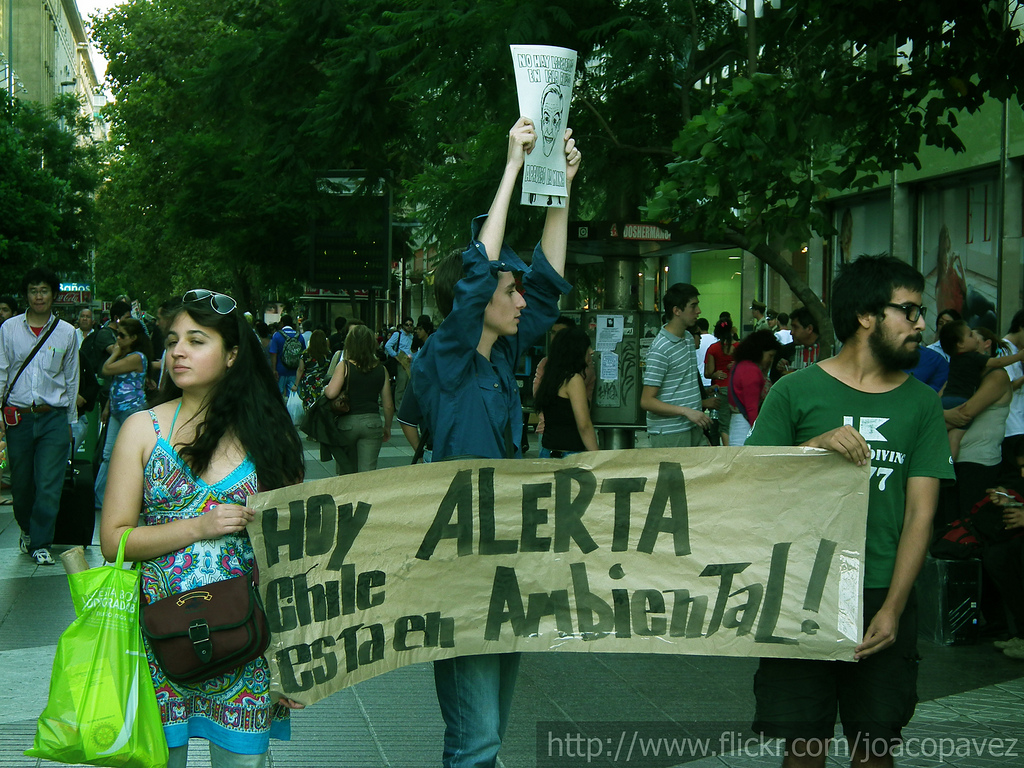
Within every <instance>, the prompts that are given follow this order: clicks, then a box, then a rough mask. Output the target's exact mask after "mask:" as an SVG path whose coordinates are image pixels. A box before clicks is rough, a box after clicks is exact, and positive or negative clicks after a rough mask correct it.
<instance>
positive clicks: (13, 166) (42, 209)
mask: <svg viewBox="0 0 1024 768" xmlns="http://www.w3.org/2000/svg"><path fill="white" fill-rule="evenodd" d="M90 129H91V126H90V123H89V121H88V120H87V119H85V118H83V117H82V116H81V115H80V111H79V105H78V102H77V101H76V99H75V97H73V96H70V95H68V96H60V97H58V98H56V99H55V100H54V102H53V104H52V106H51V107H50V108H44V107H42V106H40V105H38V104H34V103H31V102H21V101H18V100H16V99H9V98H8V96H7V92H6V91H4V90H2V89H0V210H2V211H3V216H2V217H0V263H3V265H4V268H5V269H6V270H7V272H8V274H9V275H10V276H11V277H12V279H13V277H14V276H16V275H18V274H20V273H22V272H24V271H25V270H26V269H28V268H29V267H31V266H32V265H34V264H43V265H46V266H50V267H53V268H54V269H57V270H59V271H61V272H62V273H64V274H68V275H70V276H73V277H80V276H81V274H80V272H79V270H81V269H82V268H83V267H84V266H85V254H86V253H87V252H88V250H89V249H90V248H91V247H92V244H93V242H94V239H95V211H94V209H95V206H94V203H93V193H94V192H95V190H96V187H97V185H98V184H99V179H100V175H99V174H100V168H101V160H102V153H101V149H100V147H99V146H97V145H95V144H94V143H93V142H92V141H91V137H90Z"/></svg>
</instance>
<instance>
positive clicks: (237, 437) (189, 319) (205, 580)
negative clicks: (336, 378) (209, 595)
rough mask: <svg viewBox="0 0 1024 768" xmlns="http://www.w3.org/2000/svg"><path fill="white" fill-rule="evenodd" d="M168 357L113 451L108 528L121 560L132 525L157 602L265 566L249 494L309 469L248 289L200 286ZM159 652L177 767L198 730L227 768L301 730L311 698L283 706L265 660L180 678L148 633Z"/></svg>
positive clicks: (131, 546) (174, 330)
mask: <svg viewBox="0 0 1024 768" xmlns="http://www.w3.org/2000/svg"><path fill="white" fill-rule="evenodd" d="M167 364H168V366H169V369H168V373H169V375H168V377H167V379H166V380H165V382H164V388H163V390H162V391H161V393H160V396H159V398H158V401H159V403H158V404H157V405H156V406H154V407H153V408H152V409H151V410H149V411H147V412H141V413H136V414H134V415H133V416H131V417H129V418H128V419H127V420H126V421H125V422H124V425H123V427H122V430H121V436H120V439H119V440H118V441H117V445H116V446H115V448H114V455H113V458H112V460H111V472H112V473H113V476H114V477H117V478H118V482H117V483H116V484H115V485H112V486H111V488H110V489H109V492H108V493H107V496H106V499H105V502H104V505H103V518H102V522H101V525H100V540H101V544H102V549H103V554H104V556H105V557H106V558H107V559H108V560H111V561H112V560H114V558H115V556H116V554H117V549H118V544H119V542H120V540H121V536H122V534H123V533H124V532H125V531H127V530H131V534H130V536H129V537H128V541H127V544H126V547H125V559H126V560H133V561H140V562H141V563H142V590H143V595H144V598H145V600H146V602H148V603H153V602H156V601H159V600H164V599H166V598H169V597H171V596H172V595H175V594H177V593H180V592H185V591H188V590H189V589H193V588H195V587H197V586H204V585H206V584H212V583H216V582H219V581H224V580H226V579H230V578H233V577H235V576H240V575H244V574H247V573H249V572H251V571H252V569H253V567H254V556H253V551H252V545H251V543H250V542H249V537H248V535H247V534H246V531H245V526H246V524H247V523H249V522H250V521H252V520H253V518H254V515H255V512H254V511H253V510H252V509H250V508H249V507H246V506H245V501H246V498H247V497H248V496H249V495H251V494H254V493H256V492H257V491H258V490H271V489H273V488H279V487H281V486H284V485H290V484H293V483H298V482H301V481H302V477H303V460H302V444H301V442H300V441H299V436H298V434H297V433H296V431H295V428H294V427H293V426H292V423H291V419H290V418H289V416H288V412H287V410H285V406H284V402H283V401H282V399H281V396H280V394H279V393H278V388H277V383H276V381H275V380H274V375H273V372H272V371H271V370H270V366H269V365H268V363H267V361H266V357H265V356H264V354H263V350H262V348H261V345H260V342H259V339H258V338H257V337H256V335H255V334H254V333H253V332H252V331H251V330H250V329H249V326H248V324H247V323H246V321H245V319H244V317H243V316H242V313H241V312H239V311H238V310H237V309H236V307H235V301H234V299H232V298H231V297H230V296H226V295H224V294H220V293H214V292H212V291H207V290H194V291H189V292H188V293H186V294H185V296H184V298H183V304H182V306H181V308H180V309H178V310H177V311H176V312H175V313H174V315H173V316H172V319H171V324H170V330H169V331H168V334H167ZM140 509H141V510H142V518H143V524H141V525H140V523H139V510H140ZM136 526H138V527H136ZM146 650H147V656H148V658H149V668H150V672H151V673H152V675H153V686H154V688H155V689H156V695H157V700H158V701H159V703H160V712H161V716H162V718H163V723H164V733H165V735H166V737H167V744H168V747H169V748H170V761H169V762H168V766H169V768H184V766H185V764H186V762H187V751H188V740H189V737H192V736H199V737H202V738H205V739H207V740H208V741H209V742H210V761H211V764H212V765H213V766H214V768H219V767H220V766H237V765H245V766H247V767H248V766H251V767H252V768H260V767H262V766H264V765H266V753H267V750H268V748H269V741H270V738H271V737H272V736H273V737H275V738H288V737H289V724H288V719H287V714H288V708H289V707H292V708H296V707H298V706H299V705H297V704H294V703H293V702H291V701H289V700H287V699H281V701H280V703H276V704H272V703H271V699H270V690H269V671H268V669H267V664H266V661H265V660H264V659H263V657H259V658H257V659H255V660H254V661H251V662H249V663H248V664H246V665H245V666H242V667H239V668H238V669H235V670H231V671H230V672H228V673H225V674H223V675H218V676H216V677H213V678H210V679H208V680H204V681H201V682H199V683H194V684H191V683H190V684H186V683H177V682H172V681H170V680H168V679H167V677H166V675H165V674H164V673H163V670H161V669H160V667H159V665H158V663H157V662H156V659H155V657H154V655H153V653H152V651H151V650H150V648H149V646H148V643H147V647H146ZM239 756H246V757H244V758H240V757H239Z"/></svg>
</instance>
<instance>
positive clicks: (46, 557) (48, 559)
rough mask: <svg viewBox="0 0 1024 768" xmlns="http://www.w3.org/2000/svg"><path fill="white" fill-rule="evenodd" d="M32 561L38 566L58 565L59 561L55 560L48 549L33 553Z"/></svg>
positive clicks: (44, 548)
mask: <svg viewBox="0 0 1024 768" xmlns="http://www.w3.org/2000/svg"><path fill="white" fill-rule="evenodd" d="M32 559H33V560H35V561H36V565H56V564H57V561H55V560H54V559H53V555H51V554H50V550H48V549H47V548H46V547H42V548H40V549H37V550H35V551H34V552H33V553H32Z"/></svg>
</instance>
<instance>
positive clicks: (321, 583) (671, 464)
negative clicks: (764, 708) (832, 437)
mask: <svg viewBox="0 0 1024 768" xmlns="http://www.w3.org/2000/svg"><path fill="white" fill-rule="evenodd" d="M868 475H869V469H868V468H867V467H857V466H855V465H853V464H850V463H849V462H847V461H845V460H843V459H842V458H840V457H839V456H837V455H836V454H833V453H828V452H825V451H819V450H814V449H809V448H753V447H749V448H748V447H744V448H687V449H658V450H655V449H643V450H626V451H601V452H598V453H588V454H580V455H577V456H573V457H570V458H567V459H563V460H560V461H558V460H521V461H505V460H493V461H486V460H469V461H451V462H442V463H437V464H427V465H417V466H410V467H399V468H392V469H383V470H378V471H376V472H365V473H362V474H355V475H346V476H344V477H337V478H330V479H327V480H319V481H316V482H310V483H304V484H302V485H296V486H292V487H289V488H282V489H279V490H276V491H273V492H270V493H261V494H259V495H257V496H254V497H252V499H250V504H251V506H253V507H254V508H255V509H256V510H257V511H258V512H259V513H260V514H258V515H257V516H256V519H255V520H254V521H253V522H252V523H251V524H250V525H249V528H248V530H249V535H250V537H251V538H252V543H253V547H254V549H255V551H256V558H257V561H258V562H259V568H260V592H261V594H262V597H263V601H264V605H265V607H266V611H267V616H268V618H269V619H270V624H271V630H272V632H273V641H272V643H271V646H270V648H269V649H268V650H267V654H266V655H267V659H268V661H269V662H270V668H271V674H272V690H274V691H277V692H280V693H281V694H283V695H285V696H288V697H290V698H293V699H295V700H297V701H300V702H303V703H306V704H310V703H313V702H315V701H318V700H319V699H322V698H324V697H325V696H328V695H330V694H331V693H333V692H335V691H338V690H340V689H342V688H345V687H346V686H349V685H352V684H353V683H357V682H359V681H361V680H366V679H368V678H370V677H373V676H375V675H379V674H382V673H384V672H388V671H390V670H392V669H397V668H398V667H401V666H405V665H406V664H414V663H417V662H423V661H430V660H433V659H441V658H447V657H451V656H458V655H469V654H478V653H503V652H508V651H560V652H561V651H575V652H614V653H683V654H700V655H713V656H755V657H756V656H783V657H792V658H815V659H835V660H845V661H852V659H853V648H854V646H855V645H856V644H857V642H858V640H859V636H860V628H861V606H860V596H861V588H862V582H863V576H862V573H863V561H864V531H865V524H866V520H867V498H868Z"/></svg>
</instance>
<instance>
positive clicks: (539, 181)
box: [509, 45, 576, 208]
mask: <svg viewBox="0 0 1024 768" xmlns="http://www.w3.org/2000/svg"><path fill="white" fill-rule="evenodd" d="M509 47H510V48H511V50H512V65H513V69H514V70H515V74H516V90H517V92H518V94H519V114H520V115H522V116H524V117H528V118H530V120H532V121H533V125H534V127H535V129H536V131H537V145H536V146H535V147H534V148H533V151H532V152H530V154H529V155H527V156H526V164H525V165H524V166H523V196H522V199H521V203H522V204H523V205H535V206H540V207H544V208H548V207H552V208H564V207H565V203H566V194H567V189H566V186H565V140H564V139H563V136H564V135H565V129H566V128H567V127H568V124H569V104H570V103H571V102H572V87H573V83H574V81H575V78H576V51H573V50H570V49H568V48H556V47H554V46H550V45H512V46H509Z"/></svg>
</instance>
